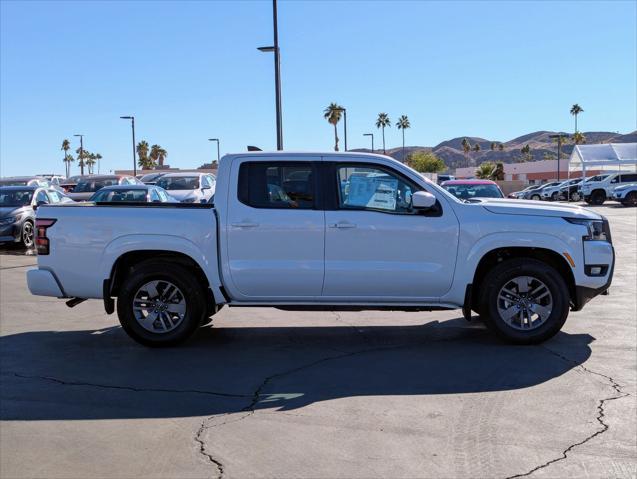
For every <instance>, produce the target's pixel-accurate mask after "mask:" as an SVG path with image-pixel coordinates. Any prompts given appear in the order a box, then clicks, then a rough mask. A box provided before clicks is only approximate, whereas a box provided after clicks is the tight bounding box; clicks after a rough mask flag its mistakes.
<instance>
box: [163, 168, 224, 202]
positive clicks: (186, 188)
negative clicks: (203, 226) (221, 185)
mask: <svg viewBox="0 0 637 479" xmlns="http://www.w3.org/2000/svg"><path fill="white" fill-rule="evenodd" d="M155 184H156V185H157V186H159V187H160V188H163V189H165V190H166V191H168V193H169V194H170V195H171V196H172V197H173V198H176V199H178V200H179V201H180V202H182V203H209V202H210V200H211V198H213V197H214V194H215V188H216V184H217V179H216V178H215V175H212V174H209V173H187V172H184V173H166V174H165V175H163V176H161V177H160V178H159V179H158V180H157V182H156V183H155Z"/></svg>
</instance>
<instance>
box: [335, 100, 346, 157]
mask: <svg viewBox="0 0 637 479" xmlns="http://www.w3.org/2000/svg"><path fill="white" fill-rule="evenodd" d="M337 111H342V112H343V125H344V126H343V136H344V137H345V151H347V108H337Z"/></svg>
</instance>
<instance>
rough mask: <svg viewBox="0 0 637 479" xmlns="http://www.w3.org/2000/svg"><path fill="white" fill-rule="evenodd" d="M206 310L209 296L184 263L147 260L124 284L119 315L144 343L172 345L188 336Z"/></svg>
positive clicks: (123, 322)
mask: <svg viewBox="0 0 637 479" xmlns="http://www.w3.org/2000/svg"><path fill="white" fill-rule="evenodd" d="M205 313H206V297H205V292H204V291H203V288H202V287H201V285H200V284H199V283H198V282H197V280H196V279H195V276H194V275H193V274H192V273H191V272H190V271H188V269H187V268H185V267H184V266H182V265H180V264H177V263H174V264H173V263H171V264H170V265H169V267H167V265H166V262H165V261H164V262H159V261H148V262H144V263H141V264H139V265H137V266H135V267H134V268H133V269H132V270H131V274H130V275H129V276H128V277H127V279H126V281H125V282H124V284H123V285H122V287H121V289H120V291H119V295H118V299H117V315H118V317H119V322H120V324H121V325H122V328H124V331H126V333H127V334H128V335H129V336H130V337H131V338H132V339H134V340H135V341H137V342H138V343H140V344H143V345H144V346H153V347H161V346H173V345H175V344H178V343H181V342H183V341H185V340H186V339H188V338H189V337H190V336H191V335H192V334H193V333H194V332H195V331H196V330H197V328H198V327H199V325H200V324H201V322H202V320H203V318H204V315H205Z"/></svg>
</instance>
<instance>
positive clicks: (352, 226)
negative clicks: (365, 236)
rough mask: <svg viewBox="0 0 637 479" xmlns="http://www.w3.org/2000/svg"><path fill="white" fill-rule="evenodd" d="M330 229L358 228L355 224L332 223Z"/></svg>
mask: <svg viewBox="0 0 637 479" xmlns="http://www.w3.org/2000/svg"><path fill="white" fill-rule="evenodd" d="M329 227H330V228H356V225H355V224H354V223H332V224H331V225H329Z"/></svg>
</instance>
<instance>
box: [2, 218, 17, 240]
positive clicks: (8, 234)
mask: <svg viewBox="0 0 637 479" xmlns="http://www.w3.org/2000/svg"><path fill="white" fill-rule="evenodd" d="M20 232H21V225H20V223H18V222H16V223H11V224H10V225H4V226H0V243H8V242H16V241H20V239H21V235H20Z"/></svg>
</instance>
